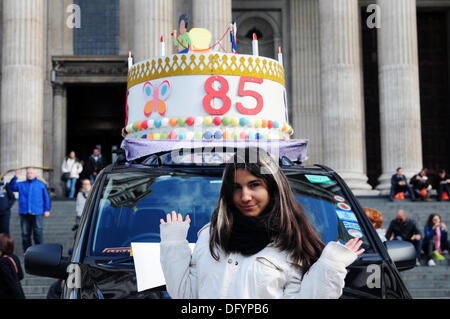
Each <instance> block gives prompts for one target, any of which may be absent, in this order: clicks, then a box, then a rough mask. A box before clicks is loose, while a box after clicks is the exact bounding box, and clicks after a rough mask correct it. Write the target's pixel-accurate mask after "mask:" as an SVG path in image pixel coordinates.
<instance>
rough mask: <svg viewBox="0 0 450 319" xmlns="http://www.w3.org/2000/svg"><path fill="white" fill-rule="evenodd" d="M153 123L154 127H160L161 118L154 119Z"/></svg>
mask: <svg viewBox="0 0 450 319" xmlns="http://www.w3.org/2000/svg"><path fill="white" fill-rule="evenodd" d="M154 124H155V127H156V128H160V127H161V124H162V123H161V120H160V119H156V120H155V121H154Z"/></svg>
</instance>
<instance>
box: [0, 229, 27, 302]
mask: <svg viewBox="0 0 450 319" xmlns="http://www.w3.org/2000/svg"><path fill="white" fill-rule="evenodd" d="M22 279H23V270H22V266H21V265H20V260H19V258H18V257H17V256H16V255H14V238H13V237H12V236H11V235H8V234H3V233H0V299H25V294H24V292H23V289H22V285H21V284H20V281H21V280H22Z"/></svg>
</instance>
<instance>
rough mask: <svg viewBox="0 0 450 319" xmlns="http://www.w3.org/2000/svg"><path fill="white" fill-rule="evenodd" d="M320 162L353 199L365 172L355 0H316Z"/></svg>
mask: <svg viewBox="0 0 450 319" xmlns="http://www.w3.org/2000/svg"><path fill="white" fill-rule="evenodd" d="M319 9H320V50H321V52H320V59H321V78H322V87H321V95H322V100H321V103H322V110H321V111H322V128H323V161H324V164H325V165H327V166H329V167H331V168H332V169H334V170H335V171H336V172H337V173H339V175H340V176H341V177H342V178H343V179H344V180H345V181H346V183H347V184H348V186H349V187H350V188H351V189H352V191H354V193H355V194H357V195H363V194H373V191H372V187H371V186H370V185H369V184H368V183H367V180H368V178H367V176H366V175H365V173H364V167H365V165H364V158H365V156H364V152H365V149H364V131H363V120H364V119H363V117H362V114H363V112H362V110H363V99H362V93H361V90H362V87H361V78H362V67H361V54H360V50H361V40H360V10H359V5H358V1H357V0H319Z"/></svg>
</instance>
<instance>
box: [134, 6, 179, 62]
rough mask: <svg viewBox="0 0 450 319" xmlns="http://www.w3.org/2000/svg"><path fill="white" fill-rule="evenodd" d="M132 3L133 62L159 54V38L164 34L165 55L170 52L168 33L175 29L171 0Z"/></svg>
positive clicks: (170, 43) (170, 41) (171, 41)
mask: <svg viewBox="0 0 450 319" xmlns="http://www.w3.org/2000/svg"><path fill="white" fill-rule="evenodd" d="M133 3H134V16H135V18H134V22H133V23H132V25H133V28H134V39H133V40H134V41H133V42H134V52H132V53H133V55H134V63H136V62H139V61H142V60H146V59H149V58H151V57H156V56H159V55H160V52H159V51H160V49H159V48H160V46H159V44H160V38H161V35H163V36H164V39H165V40H164V41H165V44H166V55H168V54H172V53H173V52H174V51H173V45H172V43H173V40H172V37H171V36H170V33H171V32H172V31H173V30H174V29H176V23H175V22H174V21H173V0H135V1H133Z"/></svg>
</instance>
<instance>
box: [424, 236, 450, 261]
mask: <svg viewBox="0 0 450 319" xmlns="http://www.w3.org/2000/svg"><path fill="white" fill-rule="evenodd" d="M434 241H435V237H433V238H432V239H424V240H423V241H422V250H423V253H424V254H425V258H426V259H427V260H429V259H431V257H432V253H433V250H434ZM441 250H442V251H444V250H448V251H449V252H450V243H449V241H448V240H444V239H443V238H442V237H441Z"/></svg>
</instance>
